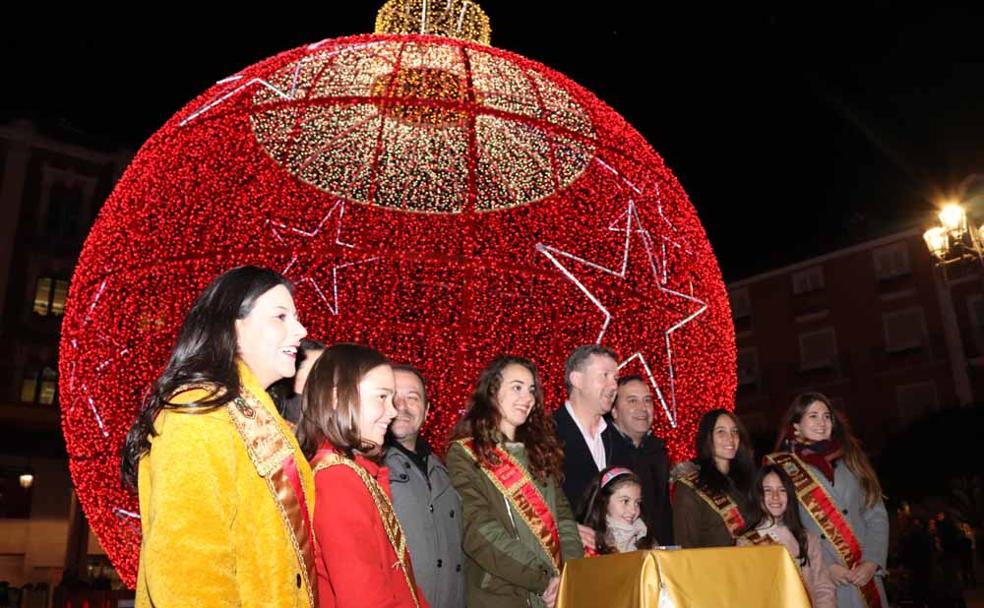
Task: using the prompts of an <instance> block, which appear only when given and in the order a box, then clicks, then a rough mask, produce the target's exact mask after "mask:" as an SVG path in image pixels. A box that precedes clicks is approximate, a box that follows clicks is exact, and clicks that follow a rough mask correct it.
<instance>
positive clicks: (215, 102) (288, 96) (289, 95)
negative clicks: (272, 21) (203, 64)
mask: <svg viewBox="0 0 984 608" xmlns="http://www.w3.org/2000/svg"><path fill="white" fill-rule="evenodd" d="M329 40H330V39H325V40H322V41H320V42H315V43H314V44H309V45H308V46H307V50H308V51H316V50H317V49H318V48H320V47H321V45H323V44H325V43H326V42H328V41H329ZM377 44H382V41H380V42H367V43H365V44H358V45H355V46H349V47H346V48H344V49H338V50H336V51H331V52H329V53H323V54H322V56H323V58H325V59H327V58H328V57H332V56H334V55H340V54H342V53H348V52H351V51H355V50H358V49H364V48H367V47H371V46H375V45H377ZM310 57H311V56H310V55H305V56H304V57H301V58H300V59H299V60H298V62H297V65H296V66H294V75H293V77H292V78H291V85H290V89H288V90H287V91H284V90H283V89H281V88H280V87H278V86H276V85H274V84H271V83H270V81H268V80H267V79H265V78H250V79H249V80H248V81H246V82H245V83H243V84H241V85H239V86H238V87H236V88H234V89H232V90H231V91H228V92H226V93H223V94H222V95H219V96H218V97H214V98H212V99H211V100H210V101H208V102H206V103H205V105H203V106H201V107H200V108H198V109H197V110H195V111H194V112H192V113H191V114H189V115H188V116H187V117H186V118H185V119H184V120H182V121H181V122H180V123H178V126H181V127H183V126H185V125H187V124H188V123H190V122H191V121H193V120H195V119H196V118H198V117H199V116H201V115H202V114H204V113H206V112H208V111H209V110H211V109H213V108H215V107H217V106H220V105H222V104H223V103H225V102H227V101H229V100H230V99H231V98H233V97H235V96H236V95H238V94H239V93H241V92H243V91H245V90H246V89H249V88H250V87H253V86H261V87H266V88H267V89H270V91H271V92H273V94H274V95H276V96H278V97H280V98H281V99H283V100H285V101H290V100H292V99H294V96H295V95H296V94H297V79H298V77H299V76H300V74H301V67H302V66H303V65H304V62H305V61H307V60H308V59H309V58H310ZM242 78H243V76H242V74H234V75H232V76H229V77H227V78H223V79H222V80H219V81H217V82H216V83H215V84H226V83H229V82H236V81H239V80H242Z"/></svg>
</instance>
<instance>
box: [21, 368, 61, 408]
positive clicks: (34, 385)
mask: <svg viewBox="0 0 984 608" xmlns="http://www.w3.org/2000/svg"><path fill="white" fill-rule="evenodd" d="M57 395H58V371H57V370H56V369H54V368H51V367H45V368H44V369H43V370H41V372H37V371H35V370H30V371H27V372H25V373H24V379H23V380H22V381H21V394H20V398H21V401H22V402H24V403H37V404H40V405H54V403H55V398H56V397H57Z"/></svg>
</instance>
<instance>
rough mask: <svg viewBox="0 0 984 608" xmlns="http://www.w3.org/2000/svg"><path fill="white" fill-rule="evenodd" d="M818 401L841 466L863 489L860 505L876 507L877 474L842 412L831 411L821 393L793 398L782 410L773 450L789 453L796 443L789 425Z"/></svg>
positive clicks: (791, 427) (797, 421)
mask: <svg viewBox="0 0 984 608" xmlns="http://www.w3.org/2000/svg"><path fill="white" fill-rule="evenodd" d="M817 401H819V402H820V403H822V404H824V405H825V406H826V407H827V411H828V412H830V424H831V427H830V438H831V439H833V440H834V441H836V442H837V443H838V444H840V447H841V449H842V450H843V451H844V456H843V459H844V464H845V465H847V468H848V469H849V470H850V471H851V473H853V474H854V476H855V477H857V478H858V482H860V484H861V488H862V489H863V490H864V504H865V506H866V507H867V508H869V509H870V508H871V507H873V506H875V505H876V504H878V501H879V500H881V497H882V487H881V483H879V482H878V475H877V474H876V473H875V468H874V467H873V466H871V461H870V460H868V456H867V454H865V453H864V448H863V447H862V446H861V440H860V439H858V438H857V436H856V435H855V434H854V432H853V431H852V430H851V424H850V422H848V420H847V416H846V415H844V412H842V411H840V410H839V409H837V408H835V407H834V405H833V403H831V401H830V399H829V398H827V396H826V395H824V394H823V393H803V394H801V395H797V396H796V398H795V399H793V402H792V403H791V404H790V405H789V409H787V410H786V414H785V416H783V418H782V426H780V427H779V438H778V439H777V440H776V451H777V452H778V451H788V452H792V451H793V447H794V445H795V443H796V438H795V436H794V435H793V430H792V429H793V424H794V423H795V424H799V423H800V421H801V420H802V419H803V415H804V414H806V410H807V409H809V407H810V406H811V405H813V403H815V402H817Z"/></svg>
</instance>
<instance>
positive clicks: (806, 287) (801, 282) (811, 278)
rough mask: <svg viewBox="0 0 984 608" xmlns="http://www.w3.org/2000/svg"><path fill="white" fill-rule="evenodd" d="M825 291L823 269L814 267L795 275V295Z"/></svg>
mask: <svg viewBox="0 0 984 608" xmlns="http://www.w3.org/2000/svg"><path fill="white" fill-rule="evenodd" d="M820 289H823V267H822V266H814V267H813V268H807V269H806V270H801V271H799V272H794V273H793V294H795V295H800V294H803V293H810V292H811V291H817V290H820Z"/></svg>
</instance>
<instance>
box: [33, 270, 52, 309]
mask: <svg viewBox="0 0 984 608" xmlns="http://www.w3.org/2000/svg"><path fill="white" fill-rule="evenodd" d="M52 282H53V281H52V280H51V277H41V278H39V279H38V286H37V289H36V290H35V291H34V312H36V313H37V314H39V315H42V316H44V315H47V314H48V312H49V311H50V310H51V284H52Z"/></svg>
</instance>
